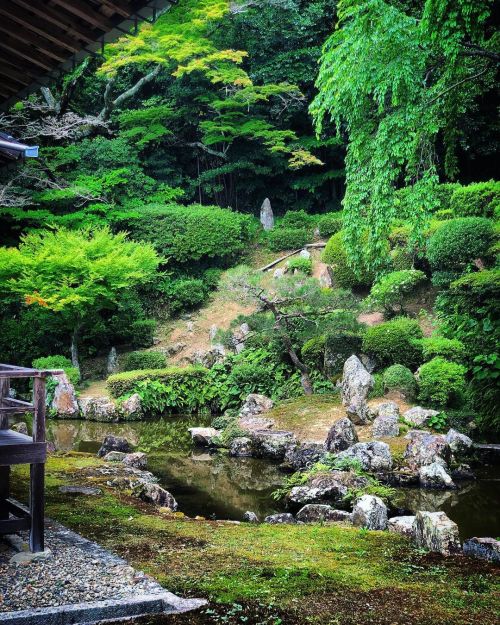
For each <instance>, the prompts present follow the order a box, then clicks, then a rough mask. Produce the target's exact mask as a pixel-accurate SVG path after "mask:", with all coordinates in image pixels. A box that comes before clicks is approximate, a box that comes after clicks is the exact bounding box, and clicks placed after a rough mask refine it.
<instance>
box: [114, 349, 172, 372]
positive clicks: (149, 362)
mask: <svg viewBox="0 0 500 625" xmlns="http://www.w3.org/2000/svg"><path fill="white" fill-rule="evenodd" d="M166 366H167V359H166V358H165V354H163V353H162V352H130V354H127V356H126V357H125V362H124V365H123V370H124V371H138V370H140V369H163V368H164V367H166Z"/></svg>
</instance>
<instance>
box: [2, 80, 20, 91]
mask: <svg viewBox="0 0 500 625" xmlns="http://www.w3.org/2000/svg"><path fill="white" fill-rule="evenodd" d="M2 89H4V91H10V92H11V95H14V93H17V92H18V91H19V86H15V85H13V84H12V82H11V81H10V80H9V79H8V78H3V79H2Z"/></svg>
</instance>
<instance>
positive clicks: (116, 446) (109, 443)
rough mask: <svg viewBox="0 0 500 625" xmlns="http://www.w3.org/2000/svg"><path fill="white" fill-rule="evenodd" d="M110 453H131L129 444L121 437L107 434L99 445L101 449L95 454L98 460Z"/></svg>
mask: <svg viewBox="0 0 500 625" xmlns="http://www.w3.org/2000/svg"><path fill="white" fill-rule="evenodd" d="M110 451H121V452H123V453H126V454H128V453H130V452H131V451H132V449H131V447H130V443H129V442H128V440H127V439H126V438H122V437H121V436H113V435H112V434H108V435H107V436H106V437H105V438H104V440H103V442H102V445H101V448H100V449H99V451H98V452H97V455H98V456H99V458H103V457H104V456H105V455H106V454H107V453H109V452H110Z"/></svg>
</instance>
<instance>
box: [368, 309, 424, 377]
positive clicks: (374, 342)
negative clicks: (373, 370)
mask: <svg viewBox="0 0 500 625" xmlns="http://www.w3.org/2000/svg"><path fill="white" fill-rule="evenodd" d="M421 338H422V330H421V329H420V326H419V324H418V322H417V321H416V320H414V319H408V318H406V317H397V318H396V319H391V321H387V322H385V323H381V324H380V325H378V326H372V327H371V328H368V329H367V330H366V333H365V335H364V337H363V351H364V352H365V353H366V354H368V355H369V356H371V357H372V358H375V360H376V361H377V362H378V364H379V365H380V366H382V367H388V366H389V365H395V364H401V365H404V366H405V367H409V368H410V369H412V370H413V369H415V368H416V367H418V365H419V364H420V363H421V362H422V348H421V346H420V345H419V344H418V341H415V339H421Z"/></svg>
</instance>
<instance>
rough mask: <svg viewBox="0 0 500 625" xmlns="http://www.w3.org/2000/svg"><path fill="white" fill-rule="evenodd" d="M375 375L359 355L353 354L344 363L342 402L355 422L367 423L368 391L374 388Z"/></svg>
mask: <svg viewBox="0 0 500 625" xmlns="http://www.w3.org/2000/svg"><path fill="white" fill-rule="evenodd" d="M373 384H374V380H373V377H372V376H371V375H370V374H369V373H368V371H367V370H366V369H365V368H364V366H363V364H362V362H361V360H359V358H358V357H357V356H351V357H350V358H348V359H347V360H346V361H345V363H344V372H343V377H342V403H343V404H344V406H346V408H347V414H348V415H349V416H350V417H351V419H352V420H353V421H354V423H366V421H367V404H366V400H367V397H368V393H369V392H370V390H371V389H372V388H373Z"/></svg>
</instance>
